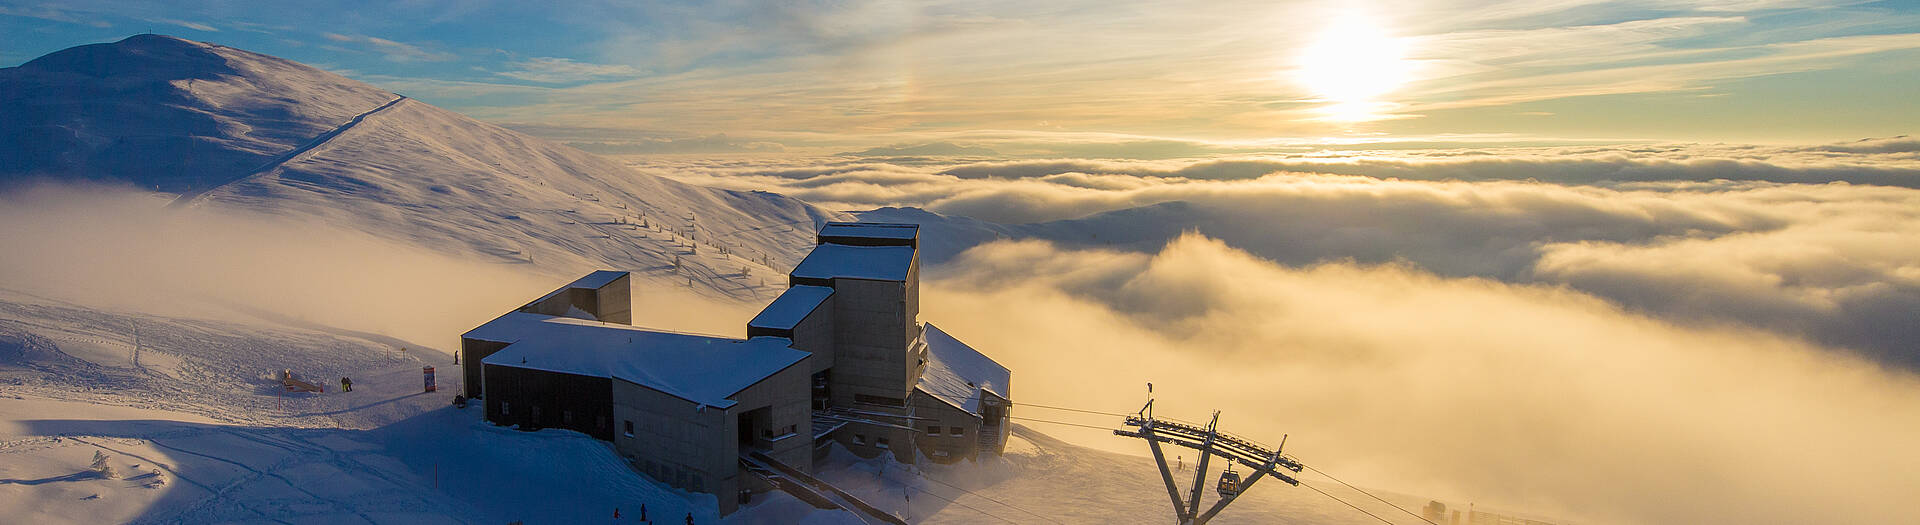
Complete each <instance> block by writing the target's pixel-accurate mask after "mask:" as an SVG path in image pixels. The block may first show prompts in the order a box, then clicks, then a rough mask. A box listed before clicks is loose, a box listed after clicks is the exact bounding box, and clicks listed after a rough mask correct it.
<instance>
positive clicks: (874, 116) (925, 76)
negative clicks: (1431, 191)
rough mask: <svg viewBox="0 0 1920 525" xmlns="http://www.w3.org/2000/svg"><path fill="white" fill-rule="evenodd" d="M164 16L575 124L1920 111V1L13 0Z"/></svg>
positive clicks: (933, 134) (1646, 118)
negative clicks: (538, 1) (549, 0)
mask: <svg viewBox="0 0 1920 525" xmlns="http://www.w3.org/2000/svg"><path fill="white" fill-rule="evenodd" d="M144 32H154V33H162V34H170V35H174V36H179V37H183V38H188V39H194V40H203V41H209V42H215V43H220V44H225V45H230V46H234V47H239V48H243V49H249V50H253V51H258V52H262V53H267V54H271V55H276V56H281V57H285V58H289V59H293V60H298V61H301V62H305V63H308V64H313V65H316V66H320V67H323V68H326V69H329V70H333V71H336V72H340V73H343V74H346V75H348V76H351V77H354V78H357V79H360V80H364V81H368V82H371V83H374V84H376V85H379V86H382V87H385V88H387V89H391V90H395V91H398V92H401V93H404V94H407V95H410V96H413V97H416V98H420V99H422V100H425V101H427V102H430V103H433V104H436V105H440V106H444V107H448V108H450V109H454V110H457V111H461V112H464V113H467V114H469V115H473V116H476V117H479V118H482V119H485V120H489V121H493V122H498V123H503V124H508V125H512V126H515V127H518V128H521V129H525V130H529V131H533V132H535V133H538V134H542V135H546V136H550V137H554V138H560V139H563V140H569V141H575V142H607V143H624V144H643V145H644V144H652V145H659V144H670V143H674V142H679V143H681V144H686V145H690V147H704V148H711V149H719V150H725V149H763V148H773V147H785V148H788V149H796V148H797V149H802V150H804V149H807V148H843V147H856V146H862V145H879V144H904V143H922V142H935V141H946V142H957V143H963V144H977V145H988V146H992V145H1000V146H1001V147H1003V148H1014V149H1018V148H1019V147H1021V146H1020V145H1023V144H1034V143H1106V142H1126V141H1134V140H1171V141H1179V142H1184V143H1193V144H1205V145H1209V146H1212V147H1228V148H1244V147H1261V146H1263V145H1268V144H1281V143H1303V142H1305V143H1314V142H1321V143H1324V142H1343V141H1401V140H1404V141H1415V140H1418V141H1426V142H1429V143H1431V142H1434V141H1441V142H1454V143H1461V142H1512V141H1542V140H1546V141H1697V142H1720V141H1729V142H1775V143H1777V142H1831V141H1843V140H1852V139H1858V138H1865V137H1883V136H1890V135H1899V134H1905V133H1909V132H1911V131H1913V130H1912V124H1911V123H1912V122H1920V108H1917V107H1916V103H1915V102H1913V101H1912V99H1913V97H1912V96H1911V92H1913V91H1914V88H1913V86H1915V85H1920V82H1916V81H1920V6H1917V5H1916V3H1915V2H1911V1H1900V2H1864V3H1861V2H1801V1H1794V0H1699V1H1682V2H1588V1H1579V0H1561V1H1513V2H1467V1H1445V0H1441V1H1432V2H1400V3H1391V4H1389V3H1385V2H1382V3H1377V4H1368V3H1365V2H1318V1H1305V2H1235V1H1219V2H1199V3H1180V4H1179V5H1173V4H1172V3H1160V2H1143V3H1112V2H1092V1H1089V2H1076V1H1063V2H1048V3H1044V4H1041V5H1035V4H1034V3H1031V2H999V1H968V2H919V3H900V2H858V1H856V2H797V3H780V4H777V5H768V4H764V3H759V2H688V3H674V2H578V3H571V4H568V5H565V6H548V5H530V4H529V3H524V2H430V1H421V2H398V3H393V2H314V3H300V4H278V5H271V6H269V7H261V6H259V5H257V4H256V3H253V2H117V1H105V2H96V1H70V2H58V3H33V2H8V3H4V4H0V64H5V65H17V64H19V63H22V62H25V61H26V60H29V59H31V58H32V57H35V56H39V55H41V54H45V53H48V52H51V51H56V50H59V49H63V48H66V47H70V46H74V45H80V44H86V43H94V42H104V41H112V40H117V39H120V38H124V37H126V36H128V35H131V34H136V33H144Z"/></svg>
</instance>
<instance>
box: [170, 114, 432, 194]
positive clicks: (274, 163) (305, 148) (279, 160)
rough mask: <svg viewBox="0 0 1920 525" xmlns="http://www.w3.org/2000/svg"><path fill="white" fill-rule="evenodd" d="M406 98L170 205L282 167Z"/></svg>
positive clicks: (357, 116)
mask: <svg viewBox="0 0 1920 525" xmlns="http://www.w3.org/2000/svg"><path fill="white" fill-rule="evenodd" d="M406 99H407V96H406V95H395V96H394V99H393V100H389V101H387V103H385V104H381V105H380V107H377V108H373V109H369V110H367V111H364V112H361V113H360V114H358V115H354V116H353V118H351V119H348V120H347V122H346V123H344V124H341V125H339V126H336V127H334V128H333V129H330V130H327V132H326V133H321V134H320V135H318V136H315V137H314V138H313V140H309V141H307V143H306V144H301V145H300V146H298V147H295V148H293V149H291V150H287V152H286V153H282V154H280V155H279V156H277V157H274V158H273V159H272V160H268V161H267V162H266V163H265V164H261V165H260V167H257V168H254V169H252V170H250V171H248V172H246V173H243V174H240V176H238V177H234V178H231V179H227V180H226V181H225V182H221V183H219V184H215V185H212V186H207V187H205V188H201V189H198V190H193V191H189V192H187V193H182V194H180V196H179V197H177V198H175V199H174V200H173V203H172V204H170V206H185V205H189V204H192V203H194V202H197V201H199V200H200V197H202V196H205V195H206V194H207V193H208V192H211V191H213V190H216V189H220V188H221V187H224V186H226V185H228V184H233V183H235V182H240V181H243V180H247V179H250V178H253V176H255V175H259V174H261V173H266V172H268V171H272V170H273V169H274V168H277V167H280V165H282V164H286V163H287V162H288V161H291V160H293V158H294V157H298V156H300V154H302V153H306V152H309V151H313V149H314V148H318V147H320V146H321V145H322V144H326V143H327V142H328V141H331V140H333V139H334V138H335V137H339V136H340V135H341V134H343V133H346V132H347V130H349V129H353V127H354V126H355V125H358V124H359V123H360V121H363V120H366V119H367V117H369V116H372V115H373V114H374V113H379V112H381V111H385V110H386V109H387V108H391V107H393V106H394V105H396V104H399V103H400V101H402V100H406Z"/></svg>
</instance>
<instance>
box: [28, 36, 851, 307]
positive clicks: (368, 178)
mask: <svg viewBox="0 0 1920 525" xmlns="http://www.w3.org/2000/svg"><path fill="white" fill-rule="evenodd" d="M0 92H4V93H8V94H9V96H8V97H7V98H6V99H4V100H0V115H6V117H4V119H0V166H5V167H4V168H0V182H7V181H24V180H38V179H49V180H54V181H92V182H108V183H124V184H130V185H133V186H136V187H140V188H143V189H149V190H159V191H165V192H168V193H176V194H179V195H181V196H182V199H180V202H181V203H182V204H185V205H194V206H204V205H211V206H221V207H238V208H244V209H249V210H254V211H264V212H269V213H273V214H278V215H285V216H291V217H294V218H298V219H313V220H321V221H325V222H328V223H332V224H337V225H345V226H349V227H353V228H356V229H361V230H364V231H367V232H369V233H373V234H375V235H377V236H381V237H385V238H390V239H397V240H402V241H406V242H409V243H413V244H417V245H421V246H425V247H429V248H432V249H436V250H446V251H451V252H455V253H465V254H469V255H473V256H475V257H478V258H482V259H493V260H496V261H499V262H506V263H530V264H533V265H535V268H534V269H535V270H537V271H541V272H546V273H552V274H556V275H560V274H566V273H570V272H576V271H579V270H581V269H585V268H601V267H616V268H621V269H628V270H635V271H638V272H639V275H638V276H639V277H641V278H642V279H654V280H660V281H678V282H682V283H684V284H685V285H686V286H688V287H691V288H694V289H696V290H697V291H700V292H702V293H704V294H707V295H713V296H719V297H724V298H729V299H735V300H750V299H754V300H757V299H763V298H766V297H771V296H772V295H773V294H775V293H777V289H778V284H780V283H773V285H771V286H770V285H769V284H768V283H766V282H765V280H766V278H767V276H771V275H778V274H781V273H784V272H783V271H780V270H778V269H777V268H784V267H785V266H786V265H787V264H790V263H791V262H793V261H797V260H798V258H799V257H800V256H801V255H802V254H803V250H804V249H805V247H806V246H808V245H810V244H811V242H810V241H811V240H812V232H813V230H814V228H815V227H817V226H818V225H819V224H821V223H823V222H825V221H828V220H844V219H849V218H850V217H851V216H849V215H846V214H843V213H838V212H833V211H829V210H824V209H820V208H818V207H815V206H813V205H811V204H808V203H805V202H803V201H799V200H797V199H792V198H789V197H785V196H781V195H776V194H769V193H763V192H739V191H730V190H720V189H713V188H707V187H702V186H693V185H689V184H685V183H681V182H678V181H674V180H670V179H666V178H663V177H658V176H655V175H651V174H646V173H641V172H638V171H635V170H633V169H632V168H628V167H626V166H624V165H621V164H619V163H617V162H614V161H612V160H608V159H604V158H601V157H598V156H595V155H592V154H589V153H586V152H584V151H581V150H578V149H575V148H571V147H567V146H564V145H560V144H557V143H553V142H549V141H546V140H543V139H539V138H536V137H532V136H528V135H525V134H522V133H519V132H516V131H512V130H509V129H506V128H504V127H501V126H497V125H493V124H489V123H485V122H481V121H478V120H474V119H472V118H468V117H466V116H463V115H460V114H458V113H455V112H452V111H448V110H445V109H442V108H438V107H434V106H432V105H429V104H426V103H424V102H420V101H418V100H414V99H410V98H406V97H403V96H400V95H397V94H395V93H392V92H390V91H386V90H382V89H379V88H377V87H374V86H371V85H368V84H365V83H361V82H358V81H355V80H351V79H348V78H346V77H342V76H340V75H337V74H334V73H330V72H326V71H323V70H320V69H317V68H313V67H310V66H306V65H303V64H300V63H298V62H293V61H290V60H285V59H281V58H276V57H271V56H268V55H263V54H259V53H253V52H249V51H244V50H240V49H235V48H231V47H226V46H220V45H217V44H208V43H202V42H193V41H188V40H182V39H178V38H174V37H168V36H162V35H136V36H133V37H128V38H126V39H123V40H120V41H118V42H113V43H106V44H89V45H83V46H77V47H74V48H69V49H66V50H62V51H56V52H54V53H50V54H47V55H45V56H42V57H40V58H36V59H34V60H32V61H29V62H27V63H25V64H22V65H21V66H18V67H13V68H6V69H0ZM642 224H644V225H645V227H644V228H642V227H640V225H642ZM703 248H704V249H703ZM754 268H760V271H755V270H754ZM754 274H758V277H759V278H758V279H751V280H749V278H750V277H751V276H753V275H754Z"/></svg>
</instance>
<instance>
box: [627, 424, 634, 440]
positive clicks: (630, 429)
mask: <svg viewBox="0 0 1920 525" xmlns="http://www.w3.org/2000/svg"><path fill="white" fill-rule="evenodd" d="M626 434H627V437H633V421H632V420H628V421H627V432H626Z"/></svg>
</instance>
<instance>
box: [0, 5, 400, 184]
mask: <svg viewBox="0 0 1920 525" xmlns="http://www.w3.org/2000/svg"><path fill="white" fill-rule="evenodd" d="M0 93H6V94H7V97H6V100H4V101H0V114H4V115H7V117H8V118H5V119H0V181H4V180H6V179H9V178H21V177H53V178H60V179H90V180H104V181H123V182H131V183H133V184H135V185H137V186H139V187H142V188H157V189H161V190H165V191H175V192H185V191H194V190H199V189H205V188H206V187H208V186H210V185H212V184H217V183H219V182H222V181H227V180H232V179H233V178H235V177H238V176H243V175H245V174H246V173H248V172H250V171H252V170H254V169H255V168H257V167H259V166H261V165H263V164H264V163H265V162H267V161H268V160H270V159H272V158H273V157H274V156H276V155H279V154H282V153H284V152H287V151H290V150H292V149H294V148H295V147H297V146H299V145H301V144H302V143H305V142H307V141H310V140H313V138H314V137H317V136H319V135H320V134H322V133H325V132H327V131H328V130H330V129H333V128H335V127H337V126H340V125H341V124H342V123H344V122H346V121H348V120H350V119H352V118H354V116H355V115H358V114H361V113H364V112H367V111H370V110H372V109H374V108H377V107H380V106H381V105H383V104H386V103H388V102H391V101H393V100H394V98H395V95H394V94H393V93H390V92H387V91H385V90H381V89H379V88H376V87H373V86H369V85H367V84H364V83H361V82H357V81H354V80H350V79H347V78H345V77H342V76H340V75H336V74H333V73H328V72H326V71H322V70H319V69H316V68H313V67H309V66H306V65H303V64H300V63H297V62H293V61H290V60H284V59H280V58H275V57H271V56H267V55H262V54H259V53H252V52H248V51H242V50H239V49H234V48H231V47H226V46H220V45H214V44H207V43H202V42H194V41H190V40H182V39H179V38H174V37H170V36H165V35H153V34H142V35H134V36H131V37H127V38H125V39H122V40H120V41H118V42H112V43H103V44H88V45H83V46H77V47H72V48H68V49H64V50H60V51H56V52H53V53H49V54H47V55H46V56H42V57H40V58H36V59H34V60H32V61H30V62H27V63H26V64H22V65H21V66H20V67H12V68H5V69H0Z"/></svg>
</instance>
